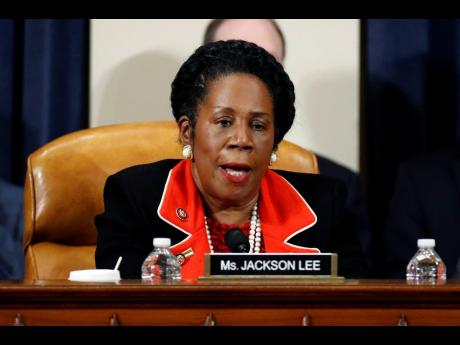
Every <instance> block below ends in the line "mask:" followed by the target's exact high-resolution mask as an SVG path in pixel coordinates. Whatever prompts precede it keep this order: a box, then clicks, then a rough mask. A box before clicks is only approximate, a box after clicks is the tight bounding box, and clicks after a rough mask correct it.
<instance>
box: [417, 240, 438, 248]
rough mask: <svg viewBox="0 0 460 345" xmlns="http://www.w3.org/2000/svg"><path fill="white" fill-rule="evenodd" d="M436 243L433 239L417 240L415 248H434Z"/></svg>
mask: <svg viewBox="0 0 460 345" xmlns="http://www.w3.org/2000/svg"><path fill="white" fill-rule="evenodd" d="M435 244H436V242H435V240H434V239H433V238H422V239H419V240H417V246H418V247H419V248H434V246H435Z"/></svg>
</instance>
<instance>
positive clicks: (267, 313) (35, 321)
mask: <svg viewBox="0 0 460 345" xmlns="http://www.w3.org/2000/svg"><path fill="white" fill-rule="evenodd" d="M210 314H212V315H213V318H214V320H215V323H216V325H222V326H224V325H242V326H257V325H264V326H270V325H272V326H274V325H279V326H300V325H301V324H302V319H303V318H304V317H305V316H308V318H309V325H310V326H332V325H334V326H396V325H397V324H398V321H399V319H400V318H401V316H402V315H404V316H405V318H406V320H407V323H408V325H409V326H428V325H430V326H438V325H445V326H460V310H440V309H436V310H421V309H341V310H338V309H309V310H304V309H272V308H270V309H228V308H226V309H182V308H176V309H148V310H145V309H66V310H47V309H35V310H34V309H17V310H2V311H0V325H2V326H12V325H14V324H15V322H16V319H17V316H18V315H20V316H21V319H22V322H23V323H24V325H26V326H44V325H54V326H63V325H77V326H88V325H95V326H108V325H111V321H112V323H113V322H114V321H113V320H115V323H117V324H119V325H121V326H134V325H136V326H150V325H169V326H200V325H204V323H205V320H206V317H207V316H208V315H210Z"/></svg>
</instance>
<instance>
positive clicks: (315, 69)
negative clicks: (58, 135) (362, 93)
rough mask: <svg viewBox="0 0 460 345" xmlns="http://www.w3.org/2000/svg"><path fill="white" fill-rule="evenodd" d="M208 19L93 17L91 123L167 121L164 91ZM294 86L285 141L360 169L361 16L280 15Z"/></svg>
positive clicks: (166, 104) (288, 64)
mask: <svg viewBox="0 0 460 345" xmlns="http://www.w3.org/2000/svg"><path fill="white" fill-rule="evenodd" d="M208 21H209V20H207V19H190V20H183V19H181V20H176V19H174V20H172V19H150V20H119V19H117V20H114V19H107V20H106V19H94V20H92V21H91V80H90V83H91V85H90V100H91V109H90V112H91V120H90V124H91V126H93V127H94V126H99V125H104V124H111V123H120V122H127V121H142V120H152V119H172V115H171V110H170V105H169V92H170V83H171V81H172V80H173V78H174V76H175V74H176V72H177V70H178V68H179V67H180V65H181V63H182V62H183V61H185V59H186V58H187V57H188V56H189V55H190V54H191V53H192V52H193V51H194V49H195V48H197V47H198V46H199V45H200V44H201V40H202V36H203V31H204V28H205V26H206V24H207V23H208ZM278 23H279V25H280V27H281V29H282V30H283V31H284V33H285V37H286V41H287V57H286V61H285V67H286V71H287V72H288V73H289V75H290V77H291V79H292V81H293V83H294V85H295V87H296V108H297V116H296V119H295V122H294V126H293V127H292V129H291V131H290V132H289V133H288V134H287V136H286V139H288V140H291V141H293V142H295V143H297V144H299V145H301V146H303V147H305V148H309V149H312V150H314V151H316V152H318V153H321V154H323V155H325V156H328V157H329V158H332V159H334V160H336V161H338V162H340V163H342V164H344V165H346V166H348V167H350V168H352V169H353V170H355V171H357V170H358V90H359V84H358V83H359V21H358V20H355V19H344V20H336V19H334V20H329V19H328V20H325V19H321V20H319V19H313V20H312V19H308V20H306V19H281V20H278Z"/></svg>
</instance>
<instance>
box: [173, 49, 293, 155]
mask: <svg viewBox="0 0 460 345" xmlns="http://www.w3.org/2000/svg"><path fill="white" fill-rule="evenodd" d="M234 73H246V74H250V75H253V76H256V77H257V78H259V79H260V80H261V81H262V82H263V83H264V84H265V85H266V86H267V88H268V90H269V92H270V94H271V96H272V101H273V109H274V117H275V142H274V149H276V148H277V146H278V144H279V143H280V141H281V140H282V139H283V137H284V135H285V134H286V133H287V131H288V130H289V129H290V128H291V126H292V123H293V121H294V117H295V106H294V101H295V93H294V85H293V84H292V82H291V79H290V78H289V76H288V75H287V73H286V72H285V71H284V68H283V66H282V65H281V64H280V63H279V62H278V61H276V59H275V58H274V57H273V56H272V55H271V54H270V53H268V52H267V51H266V50H265V49H263V48H261V47H259V46H257V45H256V44H254V43H250V42H246V41H241V40H228V41H217V42H211V43H207V44H205V45H202V46H201V47H199V48H198V49H197V50H196V51H195V52H194V53H193V54H192V55H191V56H190V57H189V58H188V59H187V60H186V61H185V62H184V64H183V65H182V66H181V67H180V69H179V71H178V72H177V74H176V77H175V78H174V81H173V82H172V84H171V107H172V112H173V115H174V118H175V119H176V121H178V120H179V118H180V117H181V116H183V115H187V116H188V118H189V120H190V122H191V126H192V129H193V128H194V127H195V124H196V115H197V109H198V105H199V104H200V103H201V102H202V101H203V100H204V98H205V96H206V94H207V92H208V86H209V84H210V82H212V81H214V80H216V79H218V78H220V77H223V76H226V75H230V74H234Z"/></svg>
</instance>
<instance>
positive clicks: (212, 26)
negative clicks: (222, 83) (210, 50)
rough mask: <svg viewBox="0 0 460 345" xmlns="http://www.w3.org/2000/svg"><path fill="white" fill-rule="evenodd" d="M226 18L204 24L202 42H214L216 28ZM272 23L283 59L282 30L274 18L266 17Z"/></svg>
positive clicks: (284, 54)
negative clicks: (279, 40) (278, 39)
mask: <svg viewBox="0 0 460 345" xmlns="http://www.w3.org/2000/svg"><path fill="white" fill-rule="evenodd" d="M226 20H228V19H212V20H211V21H210V22H209V23H208V25H207V26H206V29H205V31H204V36H203V44H206V43H209V42H214V41H215V40H216V31H217V29H218V28H219V27H220V26H221V25H222V24H223V23H224V22H225V21H226ZM267 20H268V21H270V23H272V25H273V27H274V28H275V30H276V32H277V33H278V35H279V36H280V38H281V48H282V50H283V52H282V53H283V55H282V57H283V59H285V58H286V40H285V39H284V35H283V32H282V31H281V28H280V27H279V25H278V23H277V22H276V20H274V19H267Z"/></svg>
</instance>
